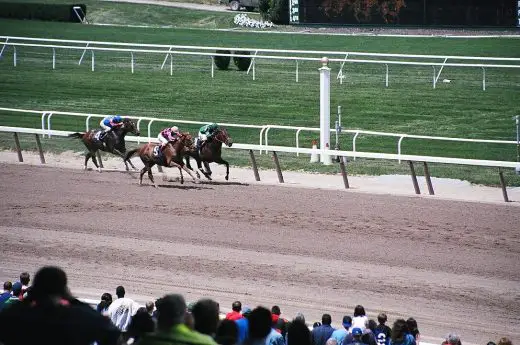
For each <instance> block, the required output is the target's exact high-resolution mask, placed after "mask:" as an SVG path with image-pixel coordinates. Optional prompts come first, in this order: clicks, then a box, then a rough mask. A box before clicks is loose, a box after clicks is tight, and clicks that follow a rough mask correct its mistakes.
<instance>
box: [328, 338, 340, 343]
mask: <svg viewBox="0 0 520 345" xmlns="http://www.w3.org/2000/svg"><path fill="white" fill-rule="evenodd" d="M338 344H339V343H338V341H337V340H336V339H334V338H329V340H327V342H326V343H325V345H338Z"/></svg>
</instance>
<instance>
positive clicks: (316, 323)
mask: <svg viewBox="0 0 520 345" xmlns="http://www.w3.org/2000/svg"><path fill="white" fill-rule="evenodd" d="M320 326H321V322H319V321H316V322H315V323H313V324H312V328H317V327H320Z"/></svg>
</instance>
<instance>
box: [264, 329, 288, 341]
mask: <svg viewBox="0 0 520 345" xmlns="http://www.w3.org/2000/svg"><path fill="white" fill-rule="evenodd" d="M265 345H285V340H283V336H282V335H281V334H280V333H278V332H277V331H275V330H274V329H271V333H269V335H268V336H267V338H265Z"/></svg>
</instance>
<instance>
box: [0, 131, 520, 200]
mask: <svg viewBox="0 0 520 345" xmlns="http://www.w3.org/2000/svg"><path fill="white" fill-rule="evenodd" d="M0 132H10V133H14V140H15V146H16V151H17V154H18V161H20V162H23V155H22V149H21V146H20V142H19V138H18V134H22V133H24V134H32V135H34V136H35V139H36V143H37V145H38V151H39V154H40V160H41V163H42V164H45V157H44V151H43V148H42V146H41V142H40V139H39V135H44V134H50V135H55V136H62V137H63V136H65V137H66V136H68V135H69V134H71V133H73V132H69V131H57V130H49V129H45V130H43V129H34V128H20V127H5V126H0ZM142 139H144V140H147V141H148V142H151V141H155V140H156V139H155V138H153V137H148V138H142ZM126 140H127V141H130V142H138V141H139V137H135V136H127V137H126ZM224 147H225V146H224ZM231 149H238V150H247V151H249V155H250V158H251V165H252V168H253V172H254V175H255V179H256V181H260V174H259V172H258V167H257V164H256V159H255V156H254V153H253V152H254V151H255V150H260V149H262V150H267V151H269V152H271V153H272V155H273V161H274V163H275V168H276V171H277V174H278V181H279V182H280V183H284V178H283V173H282V170H281V168H280V164H279V160H278V154H277V153H279V152H287V153H302V154H309V155H312V154H320V155H334V156H338V157H342V159H339V166H340V169H341V173H342V176H343V183H344V187H345V188H347V189H348V188H350V186H349V182H348V176H347V171H346V167H345V158H346V157H352V156H353V155H354V152H353V151H339V150H321V149H305V148H295V147H286V146H267V145H264V146H260V145H251V144H233V146H232V147H231ZM355 154H356V156H357V157H362V158H369V159H386V160H406V161H408V163H409V165H410V172H411V177H412V183H413V187H414V190H415V193H416V194H421V191H420V188H419V184H418V181H417V175H416V173H415V167H414V162H421V163H423V166H424V176H425V180H426V184H427V187H428V192H429V194H430V195H434V194H435V192H434V189H433V184H432V181H431V177H430V173H429V168H428V163H442V164H458V165H471V166H481V167H495V168H499V169H498V170H499V171H498V173H499V178H500V184H501V187H502V194H503V198H504V201H506V202H508V201H509V198H508V194H507V186H506V182H505V179H504V176H503V171H502V170H501V169H503V168H512V169H520V162H508V161H494V160H478V159H461V158H449V157H432V156H418V155H397V154H390V153H374V152H356V153H355Z"/></svg>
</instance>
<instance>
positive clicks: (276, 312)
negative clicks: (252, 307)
mask: <svg viewBox="0 0 520 345" xmlns="http://www.w3.org/2000/svg"><path fill="white" fill-rule="evenodd" d="M271 313H273V314H274V315H278V316H279V315H281V314H282V311H281V310H280V307H279V306H277V305H273V307H272V308H271Z"/></svg>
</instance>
